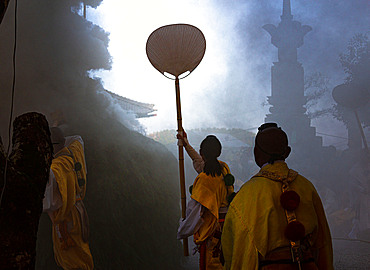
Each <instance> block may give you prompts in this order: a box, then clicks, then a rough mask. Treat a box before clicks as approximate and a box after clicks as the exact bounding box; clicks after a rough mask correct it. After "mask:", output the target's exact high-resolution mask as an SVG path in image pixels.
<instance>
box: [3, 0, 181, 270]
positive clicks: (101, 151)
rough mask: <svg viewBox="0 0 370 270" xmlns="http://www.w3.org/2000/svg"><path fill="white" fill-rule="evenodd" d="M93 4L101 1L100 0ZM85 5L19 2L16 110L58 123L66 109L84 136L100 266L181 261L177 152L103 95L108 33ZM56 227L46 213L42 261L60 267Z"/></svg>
mask: <svg viewBox="0 0 370 270" xmlns="http://www.w3.org/2000/svg"><path fill="white" fill-rule="evenodd" d="M14 2H15V1H10V3H11V4H10V6H9V8H8V10H7V13H6V14H5V17H4V19H3V21H2V23H1V25H0V38H1V44H0V65H1V69H0V80H1V91H0V110H1V114H0V129H1V132H0V133H1V137H2V140H3V141H4V142H6V141H7V134H8V121H9V113H10V103H11V102H10V101H11V89H12V87H11V86H12V76H13V72H12V58H13V55H12V52H13V47H14V34H15V33H14ZM84 2H85V3H87V4H91V5H92V6H93V7H96V6H98V5H99V4H100V3H101V1H93V0H91V1H84ZM79 7H81V1H78V0H69V1H46V0H36V1H18V12H17V30H16V35H17V51H16V84H15V96H14V97H15V99H14V116H18V115H20V114H22V113H25V112H28V111H37V112H40V113H42V114H44V115H45V116H46V117H47V119H48V121H49V124H51V123H52V122H53V120H55V119H54V118H53V115H55V114H56V113H57V112H62V113H61V114H59V115H60V119H59V120H60V121H61V122H63V123H64V125H63V128H64V131H65V133H66V135H75V134H79V135H81V137H82V138H83V140H84V145H85V154H86V163H87V167H88V171H89V174H88V176H87V195H86V198H85V203H86V207H87V209H88V210H87V211H88V214H89V219H90V226H91V227H90V228H91V230H90V231H91V238H90V248H91V252H92V254H93V257H94V263H95V268H97V269H120V268H122V265H124V267H126V268H127V269H141V268H144V269H145V268H150V267H152V268H155V269H159V268H161V267H163V268H164V269H180V261H181V259H180V256H181V246H180V242H179V241H177V240H176V237H175V233H176V228H177V225H178V220H179V218H180V210H179V204H178V202H179V200H180V199H179V195H178V190H179V187H178V181H176V179H177V175H178V174H177V163H176V159H175V158H174V157H173V156H172V155H171V154H170V153H169V152H168V151H167V150H166V149H165V148H164V146H162V145H160V144H159V143H156V142H154V141H153V140H151V139H148V138H146V137H144V136H143V135H142V134H139V133H137V132H135V131H132V130H129V129H128V128H126V127H125V126H124V125H127V126H129V127H131V128H134V129H135V127H137V126H136V124H137V122H136V120H134V119H133V115H132V114H130V113H126V114H123V113H122V111H120V108H119V107H117V106H116V104H114V103H112V100H110V99H109V98H107V96H104V95H103V94H99V93H104V89H103V86H102V84H101V81H100V80H98V79H96V78H91V77H90V74H91V72H92V70H99V69H110V67H111V57H110V54H109V52H108V49H107V47H108V43H109V35H108V33H107V32H105V31H104V30H103V29H102V28H101V27H99V26H97V25H95V24H93V23H92V22H89V21H88V20H86V19H84V18H83V17H81V16H80V11H79ZM4 194H5V196H6V190H5V193H4ZM163 209H166V211H163ZM148 221H149V222H148ZM50 230H51V223H50V219H49V217H47V216H45V215H44V216H43V218H42V219H41V222H40V229H39V235H38V243H37V255H38V257H37V269H57V267H56V265H55V260H54V258H53V254H52V253H53V249H52V247H51V245H52V240H51V231H50ZM173 233H174V234H173ZM170 234H173V235H174V237H173V238H172V237H168V235H170ZM158 239H160V240H161V241H158ZM158 258H166V259H165V261H164V260H158Z"/></svg>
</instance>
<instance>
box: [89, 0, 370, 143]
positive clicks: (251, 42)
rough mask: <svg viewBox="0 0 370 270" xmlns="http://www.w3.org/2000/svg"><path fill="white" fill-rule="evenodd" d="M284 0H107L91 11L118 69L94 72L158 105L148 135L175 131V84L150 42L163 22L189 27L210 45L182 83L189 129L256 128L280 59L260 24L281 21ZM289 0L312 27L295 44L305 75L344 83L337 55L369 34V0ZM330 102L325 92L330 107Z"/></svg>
mask: <svg viewBox="0 0 370 270" xmlns="http://www.w3.org/2000/svg"><path fill="white" fill-rule="evenodd" d="M282 2H283V1H282V0H281V1H276V0H239V1H236V0H235V1H233V0H227V1H226V0H213V1H211V0H202V1H200V0H198V1H197V0H187V1H178V0H171V1H167V0H157V1H115V0H104V1H103V3H102V5H101V6H99V7H98V8H97V9H96V10H95V9H89V10H88V19H89V20H92V21H94V22H95V23H97V24H99V25H100V26H102V27H103V28H104V29H105V30H106V31H108V32H110V47H109V51H110V53H111V55H112V57H113V67H112V70H110V71H103V72H99V73H97V75H98V76H100V77H101V78H102V79H103V81H104V86H105V88H106V89H108V90H110V91H113V92H116V93H118V94H120V95H122V96H124V97H127V98H130V99H134V100H137V101H141V102H146V103H153V104H155V108H156V109H157V110H158V112H157V116H156V117H152V118H148V119H144V120H142V121H141V122H142V123H143V124H144V126H145V127H146V128H147V132H152V131H158V130H162V129H170V128H176V123H177V122H176V107H175V86H174V82H173V81H171V80H169V79H167V78H165V77H164V76H163V75H161V74H160V73H159V72H158V71H157V70H156V69H154V67H152V66H151V64H150V62H149V61H148V59H147V56H146V53H145V46H146V41H147V38H148V36H149V35H150V34H151V32H153V31H154V30H155V29H157V28H158V27H160V26H163V25H167V24H173V23H188V24H192V25H194V26H197V27H198V28H199V29H200V30H201V31H202V32H203V33H204V35H205V37H206V41H207V49H206V53H205V56H204V58H203V60H202V62H201V63H200V65H199V66H198V67H197V68H196V69H195V71H194V72H193V73H192V74H191V75H190V76H189V77H187V78H185V79H184V80H181V81H180V90H181V103H182V116H183V126H184V128H185V129H190V128H199V127H240V128H246V129H248V128H253V127H257V126H259V125H260V123H262V122H263V121H264V117H265V114H266V113H267V112H268V107H266V106H263V105H262V104H263V103H264V102H265V101H266V96H268V95H270V93H271V92H270V91H271V85H270V84H271V80H270V76H271V73H270V71H271V70H270V68H271V66H272V63H273V62H274V61H277V48H275V47H274V46H273V45H272V44H271V42H270V35H269V34H268V33H267V32H266V31H265V30H263V29H262V26H263V25H265V24H268V23H271V24H274V25H277V24H278V23H279V22H280V15H281V13H282ZM291 4H292V14H293V16H294V17H293V18H294V20H297V21H299V22H301V23H302V25H304V24H307V25H310V26H311V27H312V28H313V30H312V31H311V32H309V33H308V34H307V35H306V37H305V44H304V45H303V46H302V47H301V48H299V49H298V60H299V62H301V63H302V64H303V67H304V68H305V75H310V74H312V73H314V72H321V73H323V74H324V75H326V76H328V77H329V79H330V87H331V88H332V87H334V86H335V85H337V84H340V83H342V82H343V80H344V77H345V74H344V73H343V70H342V68H341V65H340V63H339V54H340V53H342V52H345V50H346V47H347V44H348V41H349V39H350V38H351V37H353V35H354V34H356V33H367V34H369V30H370V19H369V17H370V16H369V14H370V1H368V0H351V1H337V0H322V1H307V0H291ZM331 102H332V100H331V97H330V96H329V97H327V103H328V106H329V104H330V103H331ZM325 121H327V120H325V119H321V120H320V119H319V120H315V121H314V122H313V124H314V125H315V126H317V131H318V132H321V133H328V134H334V133H335V134H334V135H337V136H346V131H345V130H343V129H342V130H341V128H338V124H335V123H333V122H332V121H331V123H333V124H332V125H333V127H332V126H330V125H329V126H328V125H326V124H323V122H325ZM339 127H340V125H339ZM332 129H333V130H332ZM334 129H335V130H334ZM324 142H325V138H324Z"/></svg>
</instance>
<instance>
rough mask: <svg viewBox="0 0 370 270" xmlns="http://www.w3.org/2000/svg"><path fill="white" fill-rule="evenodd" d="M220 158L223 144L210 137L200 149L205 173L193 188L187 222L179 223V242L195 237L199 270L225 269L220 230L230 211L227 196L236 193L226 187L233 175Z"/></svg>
mask: <svg viewBox="0 0 370 270" xmlns="http://www.w3.org/2000/svg"><path fill="white" fill-rule="evenodd" d="M220 154H221V143H220V142H219V140H218V139H217V138H216V136H214V135H209V136H207V137H206V138H205V139H204V140H203V141H202V143H201V145H200V155H201V157H202V160H203V161H204V166H202V167H203V168H202V170H203V171H202V172H201V173H200V174H199V175H198V176H197V178H196V179H195V181H194V184H193V186H192V191H191V200H190V201H189V203H188V206H187V211H186V218H185V220H183V221H181V222H180V227H179V229H178V233H177V238H178V239H182V238H186V237H188V236H190V235H193V236H194V242H195V244H196V245H197V246H198V250H199V252H200V257H199V268H200V269H201V270H203V269H204V270H205V269H207V270H208V269H222V268H223V266H222V262H221V259H220V258H221V257H220V256H221V246H220V245H221V240H220V237H221V230H222V224H223V221H224V216H225V214H226V211H227V207H228V204H229V203H228V201H227V196H228V194H231V193H232V192H233V186H232V183H227V185H226V183H225V179H224V177H225V176H226V175H230V169H229V167H228V165H227V164H226V163H224V162H222V161H218V160H217V158H218V157H219V156H220Z"/></svg>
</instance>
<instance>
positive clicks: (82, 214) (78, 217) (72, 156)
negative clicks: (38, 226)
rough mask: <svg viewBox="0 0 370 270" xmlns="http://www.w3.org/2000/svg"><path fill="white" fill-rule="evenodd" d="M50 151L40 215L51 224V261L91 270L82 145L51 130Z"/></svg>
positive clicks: (71, 268) (71, 269) (68, 268)
mask: <svg viewBox="0 0 370 270" xmlns="http://www.w3.org/2000/svg"><path fill="white" fill-rule="evenodd" d="M51 140H52V143H53V147H54V159H53V161H52V165H51V170H50V177H49V183H48V184H47V187H46V191H45V198H44V201H43V208H44V212H47V213H48V214H49V217H50V219H51V221H52V223H53V229H52V234H53V235H52V237H53V249H54V257H55V261H56V263H57V264H58V266H60V267H62V268H63V269H65V270H74V269H80V270H90V269H93V268H94V264H93V258H92V255H91V252H90V248H89V243H88V233H89V224H88V216H87V212H86V209H85V207H84V204H83V202H82V200H83V199H84V197H85V193H86V172H87V170H86V163H85V156H84V144H83V140H82V138H81V137H80V136H70V137H64V136H63V133H62V131H61V130H60V129H59V128H55V127H53V128H51Z"/></svg>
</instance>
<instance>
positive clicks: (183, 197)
mask: <svg viewBox="0 0 370 270" xmlns="http://www.w3.org/2000/svg"><path fill="white" fill-rule="evenodd" d="M175 86H176V109H177V130H178V132H180V133H181V134H182V131H183V128H182V118H181V102H180V84H179V78H178V77H176V80H175ZM179 172H180V190H181V211H182V215H181V216H182V218H186V192H185V172H184V148H183V145H182V144H181V143H179ZM183 246H184V256H189V248H188V238H184V239H183Z"/></svg>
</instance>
